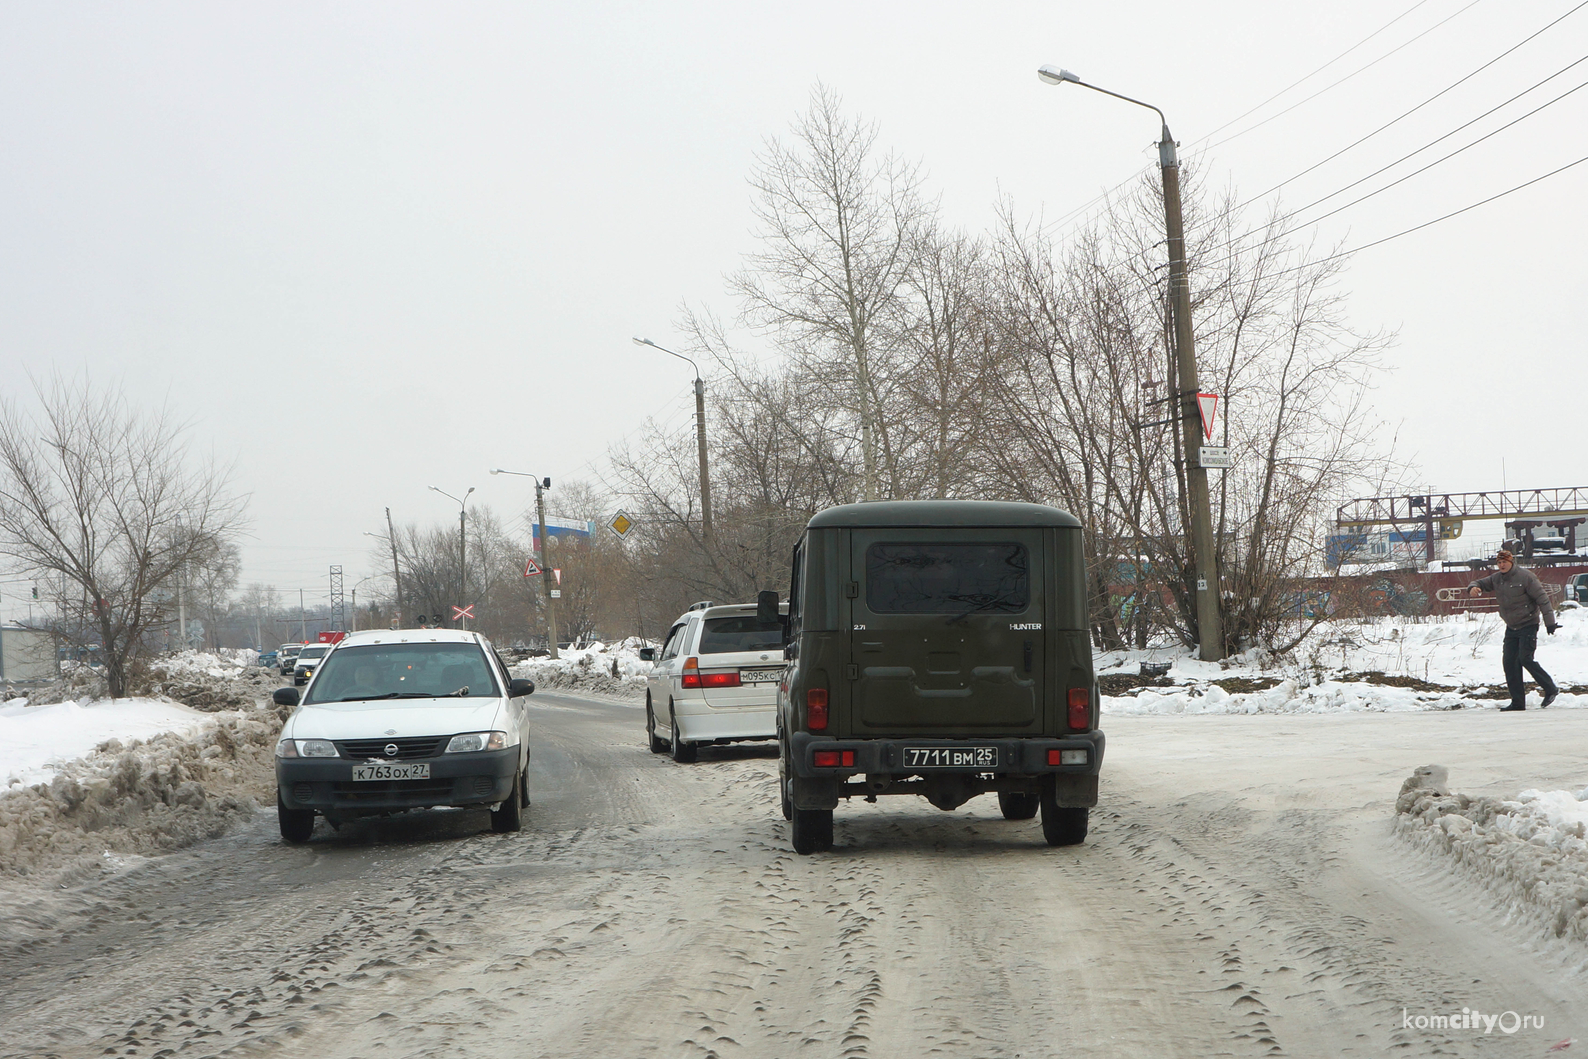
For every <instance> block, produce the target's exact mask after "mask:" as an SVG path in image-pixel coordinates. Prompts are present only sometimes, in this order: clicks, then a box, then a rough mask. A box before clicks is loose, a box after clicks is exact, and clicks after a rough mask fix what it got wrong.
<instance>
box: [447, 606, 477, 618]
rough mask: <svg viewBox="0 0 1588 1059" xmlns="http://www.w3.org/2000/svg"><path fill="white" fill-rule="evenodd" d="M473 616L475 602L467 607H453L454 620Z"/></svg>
mask: <svg viewBox="0 0 1588 1059" xmlns="http://www.w3.org/2000/svg"><path fill="white" fill-rule="evenodd" d="M472 617H474V604H473V603H470V604H469V605H468V606H467V607H453V608H452V620H453V621H463V620H464V619H465V618H472Z"/></svg>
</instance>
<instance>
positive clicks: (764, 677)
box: [739, 666, 783, 684]
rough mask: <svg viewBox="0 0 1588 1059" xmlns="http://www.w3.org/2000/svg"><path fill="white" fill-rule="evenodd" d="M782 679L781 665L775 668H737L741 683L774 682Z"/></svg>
mask: <svg viewBox="0 0 1588 1059" xmlns="http://www.w3.org/2000/svg"><path fill="white" fill-rule="evenodd" d="M782 679H783V667H782V666H778V667H777V668H776V669H741V670H739V683H741V684H776V683H777V682H778V681H780V680H782Z"/></svg>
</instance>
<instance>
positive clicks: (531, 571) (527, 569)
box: [524, 558, 540, 577]
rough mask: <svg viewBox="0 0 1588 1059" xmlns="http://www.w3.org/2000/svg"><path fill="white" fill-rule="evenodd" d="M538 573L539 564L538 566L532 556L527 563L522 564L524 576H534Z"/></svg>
mask: <svg viewBox="0 0 1588 1059" xmlns="http://www.w3.org/2000/svg"><path fill="white" fill-rule="evenodd" d="M538 573H540V566H539V564H537V563H536V562H535V560H534V559H533V558H531V559H530V560H529V561H528V562H527V563H525V564H524V576H525V577H534V576H535V575H536V574H538Z"/></svg>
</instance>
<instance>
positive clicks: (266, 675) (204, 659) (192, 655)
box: [148, 651, 281, 713]
mask: <svg viewBox="0 0 1588 1059" xmlns="http://www.w3.org/2000/svg"><path fill="white" fill-rule="evenodd" d="M257 660H258V655H257V653H255V652H254V651H226V652H223V653H222V654H211V653H209V652H206V651H183V652H181V653H179V654H174V655H168V656H166V657H164V658H159V659H156V660H154V661H153V662H151V663H150V665H149V676H148V691H149V693H150V694H153V695H164V696H166V697H167V698H170V699H174V700H176V701H177V702H180V703H182V704H183V705H185V706H191V707H193V708H194V709H195V710H206V711H209V712H211V713H213V712H216V711H219V710H238V709H248V708H250V707H253V706H257V705H263V704H265V703H266V701H267V700H268V699H269V698H270V693H271V692H272V691H274V690H275V689H276V688H278V687H280V686H281V677H280V675H279V674H278V673H277V671H276V670H274V669H269V668H261V667H260V666H259V665H257V664H256V662H257Z"/></svg>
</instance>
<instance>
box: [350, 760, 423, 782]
mask: <svg viewBox="0 0 1588 1059" xmlns="http://www.w3.org/2000/svg"><path fill="white" fill-rule="evenodd" d="M353 778H354V779H355V780H427V779H429V778H430V765H429V763H426V764H423V765H354V766H353Z"/></svg>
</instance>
